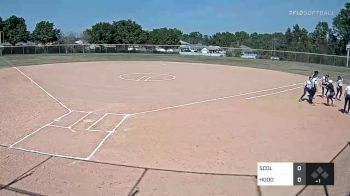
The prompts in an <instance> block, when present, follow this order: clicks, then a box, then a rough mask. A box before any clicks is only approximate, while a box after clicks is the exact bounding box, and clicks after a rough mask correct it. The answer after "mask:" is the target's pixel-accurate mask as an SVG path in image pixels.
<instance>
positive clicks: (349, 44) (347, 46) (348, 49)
mask: <svg viewBox="0 0 350 196" xmlns="http://www.w3.org/2000/svg"><path fill="white" fill-rule="evenodd" d="M346 51H347V55H346V67H349V53H350V42H349V43H348V44H347V45H346Z"/></svg>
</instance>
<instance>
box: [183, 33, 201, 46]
mask: <svg viewBox="0 0 350 196" xmlns="http://www.w3.org/2000/svg"><path fill="white" fill-rule="evenodd" d="M182 39H183V40H184V41H186V42H188V43H191V44H198V43H203V34H201V33H200V32H191V33H190V34H183V35H182Z"/></svg>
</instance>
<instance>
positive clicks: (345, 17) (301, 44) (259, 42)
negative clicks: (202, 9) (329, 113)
mask: <svg viewBox="0 0 350 196" xmlns="http://www.w3.org/2000/svg"><path fill="white" fill-rule="evenodd" d="M349 21H350V3H349V2H348V3H346V4H345V6H344V8H342V9H341V10H340V12H339V13H338V15H336V16H335V17H334V18H333V22H332V26H330V25H329V24H328V23H327V22H319V23H318V24H317V25H316V27H315V29H314V31H312V32H308V31H307V30H306V29H305V28H303V27H300V26H299V25H298V24H296V25H294V26H293V27H292V28H288V29H287V30H286V32H285V33H281V32H280V33H263V34H261V33H256V32H255V33H251V34H249V33H247V32H245V31H239V32H234V33H233V32H218V33H215V34H213V35H204V34H202V33H200V32H191V33H188V34H186V33H183V32H182V31H181V30H179V29H176V28H159V29H153V30H150V31H147V30H144V29H143V28H142V26H141V25H139V24H137V23H136V22H135V21H132V20H119V21H113V22H112V23H108V22H99V23H96V24H94V25H92V26H91V28H89V29H86V30H85V31H84V32H83V33H82V34H81V35H79V36H77V35H74V34H68V35H65V34H63V33H62V31H61V30H60V29H57V28H55V25H54V23H52V22H49V21H41V22H39V23H37V24H36V26H35V29H34V30H33V32H31V33H30V32H29V31H28V30H27V27H26V23H25V20H24V18H21V17H17V16H11V17H9V18H7V19H6V20H2V18H1V17H0V31H3V32H4V34H5V42H8V43H10V44H12V45H15V44H17V43H19V42H27V41H32V42H35V43H42V44H47V43H74V41H76V40H78V39H82V40H85V41H87V42H89V43H95V44H155V45H178V44H179V41H180V40H183V41H186V42H189V43H191V44H204V45H217V46H221V47H240V46H241V45H246V46H248V47H251V48H256V49H269V50H274V49H276V50H290V51H299V52H313V53H323V54H337V55H339V54H345V53H346V47H345V46H346V44H347V43H348V42H349V41H350V22H349Z"/></svg>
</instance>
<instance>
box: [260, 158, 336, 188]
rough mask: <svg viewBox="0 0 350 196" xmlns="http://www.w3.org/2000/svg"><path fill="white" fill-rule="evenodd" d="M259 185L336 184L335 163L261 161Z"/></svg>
mask: <svg viewBox="0 0 350 196" xmlns="http://www.w3.org/2000/svg"><path fill="white" fill-rule="evenodd" d="M257 169H258V176H257V183H258V185H259V186H294V185H334V163H293V162H259V163H258V168H257Z"/></svg>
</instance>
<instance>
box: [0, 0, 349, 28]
mask: <svg viewBox="0 0 350 196" xmlns="http://www.w3.org/2000/svg"><path fill="white" fill-rule="evenodd" d="M346 2H347V1H346V0H123V1H122V0H0V17H2V18H3V19H6V18H7V17H9V16H11V15H16V16H20V17H23V18H25V20H26V24H27V27H28V30H30V31H32V30H33V29H34V27H35V24H36V23H37V22H40V21H43V20H45V21H46V20H48V21H51V22H54V24H55V26H56V28H59V29H61V30H62V31H63V32H65V33H70V32H73V33H80V32H82V31H84V30H86V29H87V28H90V27H91V26H92V25H93V24H95V23H97V22H112V21H117V20H122V19H131V20H134V21H136V22H137V23H138V24H140V25H141V26H142V27H143V28H144V29H145V30H152V29H154V28H162V27H169V28H178V29H180V30H182V31H183V32H184V33H189V32H193V31H199V32H201V33H204V34H208V35H211V34H213V33H216V32H226V31H228V32H236V31H246V32H248V33H253V32H258V33H272V32H285V31H286V29H287V28H288V27H292V26H293V25H294V24H299V25H300V26H301V27H304V28H306V29H307V30H308V31H313V30H314V28H315V26H316V24H317V23H318V22H319V21H326V22H328V23H329V24H330V26H331V24H332V20H333V18H334V17H335V16H336V15H337V14H338V13H339V11H340V9H342V8H343V7H344V4H345V3H346ZM296 11H303V12H302V13H301V12H296ZM304 11H306V13H305V12H304ZM312 11H313V13H312ZM320 11H323V12H324V13H323V14H321V13H320Z"/></svg>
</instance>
